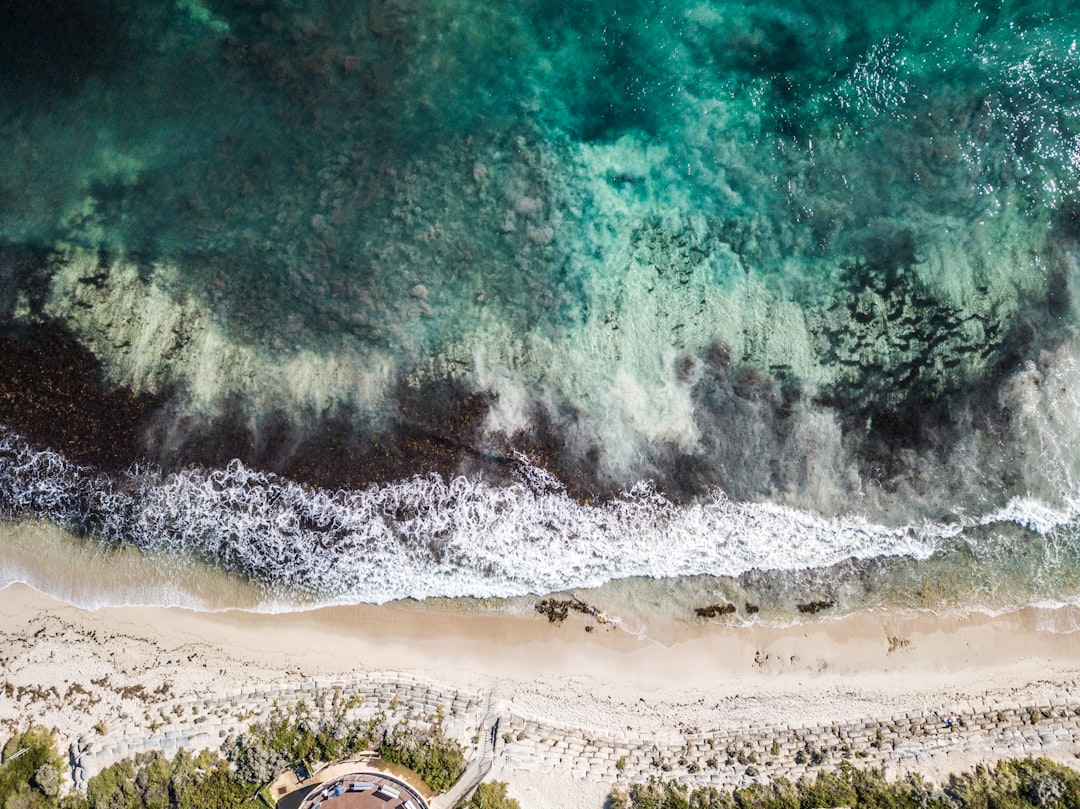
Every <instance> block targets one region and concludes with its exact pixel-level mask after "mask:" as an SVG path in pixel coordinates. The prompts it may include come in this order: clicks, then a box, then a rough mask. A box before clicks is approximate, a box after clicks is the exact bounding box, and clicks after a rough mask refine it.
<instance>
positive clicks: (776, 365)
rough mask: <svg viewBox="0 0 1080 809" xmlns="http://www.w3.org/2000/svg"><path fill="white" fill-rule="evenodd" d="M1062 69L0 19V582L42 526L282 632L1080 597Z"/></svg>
mask: <svg viewBox="0 0 1080 809" xmlns="http://www.w3.org/2000/svg"><path fill="white" fill-rule="evenodd" d="M1078 32H1080V11H1078V10H1077V9H1076V8H1075V6H1074V5H1072V4H1068V3H1056V2H1049V0H1045V1H1044V2H980V3H970V2H968V3H963V2H919V3H908V2H889V3H884V2H870V3H866V2H862V3H847V2H831V3H825V2H810V0H807V1H806V2H795V1H794V0H785V2H704V1H703V2H681V1H680V2H668V3H660V2H636V0H620V2H614V0H597V1H596V2H547V1H546V0H520V1H519V2H514V3H504V2H479V1H478V0H355V1H353V2H346V1H345V0H326V1H325V2H317V1H316V0H233V1H231V2H229V1H227V0H177V2H164V3H148V2H136V1H135V0H98V1H97V2H90V0H75V2H63V3H61V2H59V0H45V2H42V3H38V4H34V5H33V6H32V7H30V6H27V7H17V8H16V7H11V8H7V7H5V9H4V10H2V11H0V355H2V356H0V424H2V425H3V428H2V431H0V442H2V446H0V509H2V510H3V513H4V514H5V516H6V519H7V521H8V527H7V529H6V531H7V533H6V534H4V536H7V537H8V540H7V541H8V549H7V551H4V550H3V548H4V545H3V542H0V572H2V573H3V576H4V577H5V578H6V580H15V579H19V580H28V581H35V582H38V583H39V584H41V585H42V586H43V587H44V588H45V589H48V588H49V585H48V582H49V581H51V579H50V578H49V576H48V575H45V574H43V573H41V572H40V571H39V572H35V570H34V563H31V562H29V561H27V560H28V559H29V558H31V557H30V556H28V555H27V554H26V553H25V547H24V545H20V546H19V548H21V550H19V549H16V545H15V541H14V540H13V539H11V537H14V536H15V535H18V536H20V537H21V539H20V540H19V542H20V543H25V542H26V541H27V540H26V536H27V534H26V531H25V530H22V529H21V528H20V526H23V527H25V526H26V525H29V524H31V522H32V521H38V520H45V521H48V522H51V523H53V524H55V525H57V526H59V527H61V528H63V529H65V530H66V531H68V532H70V534H71V535H72V536H73V537H74V538H72V539H71V540H70V541H71V542H73V543H76V545H77V546H78V547H80V548H83V549H86V548H89V549H91V551H90V552H92V553H101V554H105V555H107V554H109V553H120V552H123V553H130V552H132V551H141V552H143V553H145V554H148V555H149V556H150V557H152V558H153V559H155V560H158V563H160V565H163V566H164V567H165V568H166V569H168V567H169V565H175V566H176V569H178V570H179V569H181V568H183V569H184V570H188V569H190V565H191V564H192V560H195V562H196V563H198V564H205V565H208V566H209V568H210V569H213V570H218V571H224V572H225V573H226V574H227V575H230V576H234V577H236V578H237V579H238V580H244V581H246V582H248V583H249V584H250V585H253V586H254V587H255V589H256V590H257V591H258V592H261V593H264V594H265V599H266V603H267V604H270V603H273V604H274V605H277V606H275V608H278V607H280V606H281V605H282V604H286V605H287V604H309V603H316V602H323V601H332V602H350V601H353V602H355V601H375V602H382V601H386V600H390V599H395V598H405V597H418V598H426V597H462V596H475V597H512V596H519V595H524V594H529V593H546V592H553V591H561V590H565V589H583V588H595V587H600V586H606V587H607V590H606V591H605V592H618V593H620V594H621V596H620V597H622V598H627V599H630V600H633V598H634V596H633V595H632V594H633V593H637V594H638V596H639V597H640V598H641V599H642V600H643V601H644V602H648V603H653V602H656V603H657V604H659V603H661V602H663V601H664V600H665V598H666V599H669V600H671V601H672V602H673V603H674V602H677V603H678V604H679V605H680V606H679V607H678V609H686V610H689V608H690V607H691V606H693V605H694V604H695V603H699V602H700V603H707V602H711V601H715V600H724V601H728V600H730V601H732V602H733V603H737V604H738V605H739V607H740V616H741V617H747V616H743V615H742V612H743V605H744V604H745V603H753V604H754V605H757V606H760V607H761V608H762V613H760V614H761V615H765V616H784V615H798V613H797V611H796V610H795V606H796V605H797V604H798V603H804V602H809V601H815V600H817V601H831V602H836V606H835V607H834V608H831V609H836V610H853V609H861V608H865V607H868V606H886V607H889V606H897V605H899V606H915V607H930V608H942V607H950V608H951V607H957V608H960V609H970V608H985V609H1004V608H1008V607H1011V606H1016V605H1021V604H1033V603H1074V602H1076V601H1077V600H1080V419H1078V408H1077V403H1078V402H1080V369H1078V368H1077V357H1078V356H1080V337H1078V335H1077V331H1076V325H1077V314H1078V306H1077V302H1076V298H1075V287H1076V284H1077V281H1078V274H1077V273H1078V260H1080V49H1078V44H1077V40H1078V37H1080V33H1078ZM50 547H51V546H50ZM58 553H59V552H58ZM46 556H47V555H46ZM41 564H42V565H44V566H46V567H47V566H48V564H51V563H45V562H42V563H41ZM155 581H156V579H155ZM608 582H613V583H611V584H606V585H605V583H608ZM245 586H247V585H245ZM247 592H248V591H247V590H245V593H247ZM643 594H644V595H643ZM143 597H144V598H146V599H148V600H150V601H153V600H154V595H153V593H149V594H145V595H144V596H143ZM248 597H249V596H248V595H245V596H244V598H248ZM104 600H105V601H108V597H104ZM196 601H197V599H196ZM226 601H227V599H226ZM657 608H658V609H659V608H660V607H657ZM678 609H677V610H675V611H676V612H677V611H678Z"/></svg>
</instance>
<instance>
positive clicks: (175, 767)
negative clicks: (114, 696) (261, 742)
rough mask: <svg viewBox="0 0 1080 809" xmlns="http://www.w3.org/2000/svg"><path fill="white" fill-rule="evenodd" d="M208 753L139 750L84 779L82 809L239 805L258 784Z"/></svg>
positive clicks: (201, 808) (215, 808)
mask: <svg viewBox="0 0 1080 809" xmlns="http://www.w3.org/2000/svg"><path fill="white" fill-rule="evenodd" d="M258 787H259V784H253V783H250V782H247V781H244V780H243V779H241V778H240V777H239V776H238V775H237V774H236V773H235V772H233V771H232V770H231V769H230V768H229V764H228V762H227V761H224V760H223V759H220V758H218V757H217V756H216V755H214V754H213V753H209V752H203V753H200V754H199V755H198V756H197V757H193V756H191V754H189V753H187V752H186V751H183V750H181V751H180V752H179V753H177V754H176V756H175V757H174V758H172V759H168V758H166V757H165V756H164V755H163V754H162V753H159V752H154V753H144V754H140V755H138V756H136V757H135V758H134V759H128V760H126V761H121V762H119V763H117V764H114V765H112V766H111V767H107V768H106V769H104V770H102V771H101V772H100V773H98V775H96V776H94V777H93V778H91V779H90V780H89V782H87V785H86V799H85V804H83V806H84V807H85V809H240V807H242V806H248V807H250V806H252V804H250V803H248V798H249V797H250V796H251V795H252V794H254V792H255V791H256V790H257V789H258Z"/></svg>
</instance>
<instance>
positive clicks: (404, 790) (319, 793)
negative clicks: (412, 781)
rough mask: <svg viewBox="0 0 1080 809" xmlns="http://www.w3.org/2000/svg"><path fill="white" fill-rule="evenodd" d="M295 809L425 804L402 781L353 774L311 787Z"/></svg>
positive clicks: (394, 808) (421, 807)
mask: <svg viewBox="0 0 1080 809" xmlns="http://www.w3.org/2000/svg"><path fill="white" fill-rule="evenodd" d="M299 809H428V805H427V803H426V802H425V801H424V799H423V798H421V797H420V795H419V794H418V793H417V792H416V791H415V790H414V789H413V788H412V787H410V786H409V785H408V784H406V783H404V782H403V781H399V780H398V779H396V778H391V777H389V776H387V775H383V774H381V773H373V772H355V773H349V774H348V775H341V776H338V777H336V778H334V779H332V780H330V781H326V782H324V783H322V784H319V785H317V786H315V787H313V788H312V790H311V791H310V792H309V793H308V794H307V795H306V796H304V800H303V801H302V802H301V803H300V806H299Z"/></svg>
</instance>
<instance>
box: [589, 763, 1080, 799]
mask: <svg viewBox="0 0 1080 809" xmlns="http://www.w3.org/2000/svg"><path fill="white" fill-rule="evenodd" d="M825 807H848V808H849V809H1080V775H1078V774H1077V773H1076V772H1074V771H1073V770H1071V769H1069V768H1068V767H1065V766H1063V765H1061V764H1056V763H1054V762H1052V761H1048V760H1047V759H1022V760H1014V761H1003V762H1000V763H999V764H998V765H997V766H995V767H992V768H986V767H978V768H976V769H975V771H974V772H970V773H965V774H962V775H954V776H952V777H951V778H950V779H949V781H948V783H947V784H945V786H943V787H935V786H933V785H930V784H928V783H926V782H925V781H923V780H922V779H921V778H919V777H918V776H911V777H909V778H907V779H905V780H902V781H898V782H896V783H890V782H888V781H886V780H885V778H884V777H883V776H882V774H881V772H880V771H878V770H860V769H857V768H855V767H853V766H851V765H850V764H848V763H846V762H845V763H843V764H841V765H840V768H839V769H838V770H837V771H836V772H834V773H821V774H820V775H818V776H817V777H816V778H814V779H805V778H804V779H801V780H800V781H799V782H798V783H795V784H792V783H791V782H789V781H785V780H782V779H781V780H778V781H773V782H770V783H765V784H752V785H750V786H748V787H744V788H742V789H737V790H734V791H733V792H728V791H723V790H718V789H715V788H713V787H703V788H700V789H690V788H689V787H687V786H684V785H682V784H678V783H675V782H664V781H659V780H653V781H650V782H649V783H646V784H634V785H632V786H631V787H629V789H625V790H624V789H616V790H614V791H613V792H612V793H611V796H610V798H609V799H608V808H609V809H824V808H825Z"/></svg>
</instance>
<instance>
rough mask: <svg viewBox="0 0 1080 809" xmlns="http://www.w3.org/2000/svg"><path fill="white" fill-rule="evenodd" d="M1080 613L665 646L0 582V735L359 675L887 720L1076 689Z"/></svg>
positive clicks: (555, 714)
mask: <svg viewBox="0 0 1080 809" xmlns="http://www.w3.org/2000/svg"><path fill="white" fill-rule="evenodd" d="M1077 618H1078V613H1077V611H1076V610H1074V609H1071V608H1070V609H1065V610H1058V611H1041V610H1037V609H1027V610H1024V611H1022V612H1019V613H1015V614H1010V615H1003V616H999V617H993V618H992V617H988V616H982V615H975V616H968V617H963V618H942V617H936V616H933V615H930V614H913V615H898V614H877V613H864V614H860V615H857V616H854V617H851V618H847V619H842V620H820V621H814V622H812V623H808V624H805V625H800V626H796V627H791V628H780V629H776V628H764V627H751V628H729V627H722V626H704V627H701V626H678V627H668V628H667V629H666V631H665V636H666V637H672V638H674V640H673V642H672V643H671V644H670V645H669V646H661V645H658V644H656V643H654V642H652V641H649V640H641V639H638V638H635V637H632V636H630V635H628V634H626V633H624V632H620V631H618V630H610V629H606V628H604V627H597V628H596V630H595V631H593V632H591V633H586V632H584V631H583V628H584V626H585V625H586V619H584V618H581V617H580V616H574V617H572V618H571V619H569V620H568V621H566V623H565V624H563V625H561V626H552V625H549V624H548V623H547V622H546V621H545V620H544V619H542V618H540V617H539V616H535V617H533V616H528V617H508V616H500V615H492V614H473V613H460V612H458V613H448V612H436V611H433V610H424V609H416V608H412V607H410V608H403V607H398V606H388V607H348V608H345V607H339V608H329V609H321V610H316V611H312V612H307V613H293V614H284V615H260V614H251V613H243V612H225V613H200V612H192V611H188V610H183V609H178V608H145V607H138V608H134V607H125V608H103V609H99V610H96V611H85V610H81V609H77V608H75V607H72V606H69V605H66V604H62V603H59V602H57V601H54V600H53V599H51V598H49V597H47V596H44V595H42V594H40V593H38V592H36V591H34V590H32V589H30V588H28V587H26V586H24V585H11V586H9V587H7V588H4V589H3V590H0V680H2V681H3V683H4V684H5V688H4V692H3V694H0V723H2V724H3V726H4V729H5V731H7V732H14V731H15V730H17V729H19V728H21V727H25V726H26V725H27V724H28V723H31V722H32V723H36V724H41V725H44V726H45V727H48V728H53V729H55V731H56V733H57V734H58V735H59V737H60V738H61V739H62V740H64V741H68V740H71V739H74V738H76V737H77V736H79V735H80V734H82V733H85V732H87V731H88V730H89V729H91V728H92V727H93V726H94V724H95V723H96V722H98V721H101V722H104V723H105V724H106V725H108V723H110V722H114V721H116V720H117V718H119V717H122V716H123V715H125V714H126V713H133V712H135V711H141V710H142V707H141V703H140V702H139V700H138V698H137V697H132V696H131V695H130V694H128V695H127V696H125V695H124V694H123V689H124V687H130V686H142V687H143V688H144V689H145V690H146V691H148V692H153V691H154V690H156V689H160V688H163V687H165V685H166V684H167V686H168V687H169V689H170V693H171V695H172V696H174V697H177V698H184V697H192V698H196V697H197V698H205V697H210V696H215V695H223V694H224V693H225V692H226V691H228V690H231V689H239V688H244V687H250V686H252V685H256V684H261V683H267V684H269V683H280V682H282V681H287V680H294V681H297V682H300V681H303V680H306V679H309V678H311V677H334V676H336V677H347V678H351V677H355V676H356V675H357V674H359V673H362V672H363V671H365V670H381V671H385V670H395V671H401V672H407V673H411V674H415V675H419V676H423V677H427V678H430V679H433V680H437V681H440V682H443V683H446V684H449V685H453V686H456V687H459V688H464V689H467V690H470V691H477V690H479V689H492V690H493V692H494V694H495V696H497V697H498V698H501V699H503V700H506V701H508V702H510V703H511V704H512V705H513V707H514V710H515V712H516V713H518V714H526V715H533V716H536V717H538V718H541V719H543V720H544V721H547V722H551V723H556V724H562V725H570V726H575V727H581V728H582V729H590V728H591V729H598V730H600V729H619V730H622V729H633V730H634V731H636V732H638V733H641V734H648V735H655V736H661V737H662V736H670V735H674V734H677V733H678V732H679V731H680V729H682V730H685V729H687V728H700V729H702V730H710V729H725V728H734V727H741V728H747V727H754V726H756V725H766V724H772V723H776V722H779V721H784V722H796V721H798V722H803V723H807V724H811V723H829V722H842V721H850V720H855V719H864V718H885V717H890V716H893V715H895V714H897V713H899V712H903V711H910V710H916V709H921V708H933V709H936V708H938V707H941V706H948V705H950V704H955V703H959V702H962V701H964V700H981V699H984V698H992V697H1001V696H1007V695H1014V698H1017V699H1024V700H1038V699H1039V698H1040V695H1042V694H1050V693H1061V692H1062V691H1063V690H1072V691H1075V693H1076V694H1078V695H1080V632H1061V631H1056V629H1057V628H1058V627H1072V626H1075V625H1077V623H1078V621H1077ZM890 638H894V639H902V640H903V641H905V643H903V645H897V644H892V643H890ZM890 646H893V647H894V648H892V649H891V650H890ZM75 684H78V685H77V686H76V685H75ZM50 689H53V690H50ZM84 691H85V693H83V692H84ZM1076 752H1080V750H1078V751H1076ZM966 763H967V762H962V761H961V762H956V761H952V762H950V764H951V765H956V764H961V765H962V764H966ZM972 763H974V762H972ZM493 775H494V776H495V777H500V778H502V779H503V780H507V781H509V782H510V784H511V792H512V793H513V794H515V795H517V796H519V797H520V798H522V799H523V801H522V802H523V806H525V807H533V806H539V807H551V808H552V809H558V806H559V805H558V804H556V803H551V802H550V800H549V799H545V800H544V801H542V802H541V801H537V800H536V798H535V795H537V794H541V793H542V794H545V795H548V796H550V795H551V794H553V793H552V783H551V782H552V780H554V781H558V782H559V784H560V785H561V786H560V787H559V790H557V791H558V792H559V794H562V795H564V796H566V798H567V800H566V801H565V803H566V805H567V806H569V805H574V806H579V807H582V806H583V807H590V806H593V807H599V806H601V805H602V798H603V795H606V793H607V785H602V784H601V785H597V784H583V783H581V782H577V781H574V780H573V779H572V778H570V777H569V775H567V777H566V778H565V779H559V778H554V777H552V776H541V775H536V774H523V773H518V772H514V771H510V770H503V771H500V770H498V769H497V770H496V772H495V773H494V774H493Z"/></svg>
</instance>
